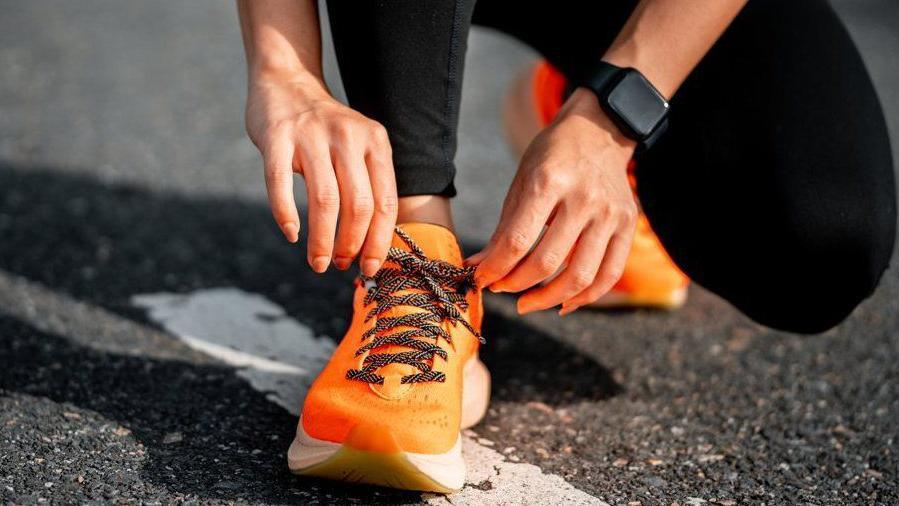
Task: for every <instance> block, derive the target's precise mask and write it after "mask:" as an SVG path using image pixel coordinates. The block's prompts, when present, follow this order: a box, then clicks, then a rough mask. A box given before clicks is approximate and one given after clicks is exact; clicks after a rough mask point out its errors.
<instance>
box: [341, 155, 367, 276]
mask: <svg viewBox="0 0 899 506" xmlns="http://www.w3.org/2000/svg"><path fill="white" fill-rule="evenodd" d="M332 158H333V160H334V169H335V172H336V174H337V186H338V188H339V191H340V214H339V216H340V221H339V226H338V229H337V240H336V242H335V244H334V265H335V266H336V267H337V268H338V269H340V270H346V269H347V268H348V267H349V266H350V264H351V263H352V262H353V259H354V258H356V255H357V254H358V253H359V250H360V249H362V243H363V242H364V241H365V235H366V233H367V232H368V226H369V224H371V216H372V214H373V213H374V198H373V197H372V189H371V181H369V178H368V170H367V169H366V167H365V158H364V154H362V153H359V152H358V151H357V150H355V149H353V148H352V146H351V145H348V144H347V145H344V146H341V148H340V149H337V150H335V151H334V152H333V153H332Z"/></svg>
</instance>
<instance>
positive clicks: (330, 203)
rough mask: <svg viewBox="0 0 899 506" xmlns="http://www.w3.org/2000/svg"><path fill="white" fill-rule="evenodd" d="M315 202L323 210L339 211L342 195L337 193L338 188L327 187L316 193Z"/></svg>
mask: <svg viewBox="0 0 899 506" xmlns="http://www.w3.org/2000/svg"><path fill="white" fill-rule="evenodd" d="M313 201H314V202H315V205H316V206H318V207H319V208H321V209H325V210H333V209H337V208H338V207H340V194H339V193H338V192H337V188H334V187H331V186H326V187H324V188H321V189H319V190H318V191H317V192H315V195H314V196H313Z"/></svg>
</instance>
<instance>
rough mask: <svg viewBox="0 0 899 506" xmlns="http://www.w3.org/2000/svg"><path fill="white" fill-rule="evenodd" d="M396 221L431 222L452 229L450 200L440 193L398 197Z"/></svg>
mask: <svg viewBox="0 0 899 506" xmlns="http://www.w3.org/2000/svg"><path fill="white" fill-rule="evenodd" d="M396 222H397V223H410V222H416V223H433V224H435V225H440V226H443V227H446V228H448V229H450V230H453V229H454V228H453V213H452V206H451V205H450V200H449V199H448V198H447V197H442V196H440V195H413V196H410V197H400V199H399V202H398V211H397V217H396Z"/></svg>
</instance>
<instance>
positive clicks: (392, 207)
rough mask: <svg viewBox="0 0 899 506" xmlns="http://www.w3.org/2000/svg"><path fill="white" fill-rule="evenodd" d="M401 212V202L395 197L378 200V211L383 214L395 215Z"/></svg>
mask: <svg viewBox="0 0 899 506" xmlns="http://www.w3.org/2000/svg"><path fill="white" fill-rule="evenodd" d="M398 210H399V202H398V201H397V198H396V197H395V196H394V195H388V196H386V197H381V198H380V199H378V209H377V211H378V212H379V213H381V214H386V215H394V214H396V213H397V211H398Z"/></svg>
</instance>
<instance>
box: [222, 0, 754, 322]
mask: <svg viewBox="0 0 899 506" xmlns="http://www.w3.org/2000/svg"><path fill="white" fill-rule="evenodd" d="M745 4H746V0H720V1H716V2H708V1H704V0H643V1H642V2H640V4H639V5H638V7H637V8H636V9H635V11H634V13H633V14H632V15H631V17H630V18H629V20H628V22H627V23H626V24H625V26H624V27H623V28H622V30H621V32H620V34H619V35H618V37H617V38H616V40H615V42H614V43H613V44H612V46H611V47H610V48H609V50H608V51H607V52H606V54H605V55H603V59H604V60H606V61H608V62H610V63H613V64H615V65H618V66H621V67H633V68H636V69H638V70H640V71H641V72H642V73H643V74H644V75H646V76H647V78H648V79H649V80H650V81H651V82H652V83H654V85H655V86H656V87H657V88H658V89H659V91H661V92H662V94H663V95H665V96H666V97H670V96H671V95H673V94H674V92H675V91H676V90H677V88H678V87H679V86H680V85H681V83H683V81H684V79H686V77H687V75H688V74H689V73H690V71H691V70H692V69H693V68H694V67H695V66H696V64H697V63H698V62H699V61H700V60H701V59H702V57H703V56H704V55H705V53H706V52H707V51H708V50H709V48H710V47H711V46H712V44H714V42H715V41H716V40H717V39H718V37H719V36H720V35H721V33H722V32H723V31H724V29H725V28H726V27H727V25H728V24H729V23H730V22H731V21H732V20H733V19H734V17H736V15H737V14H738V13H739V11H740V9H741V8H742V7H743V6H744V5H745ZM238 8H239V12H240V18H241V29H242V33H243V36H244V44H245V47H246V51H247V61H248V68H249V72H248V74H249V94H248V100H247V131H248V133H249V135H250V138H251V139H252V140H253V142H254V143H255V144H256V146H257V147H258V148H259V149H260V152H261V153H262V156H263V159H264V166H265V175H266V186H267V188H268V192H269V200H270V202H271V206H272V213H273V215H274V217H275V220H276V221H277V223H278V224H279V226H280V227H281V230H282V232H283V233H284V235H285V237H287V239H288V240H289V241H291V242H295V241H296V240H297V237H298V233H299V227H300V224H299V223H300V221H299V217H298V213H297V209H296V205H295V203H294V200H293V192H292V177H291V175H292V174H293V173H299V174H302V175H303V177H304V179H305V180H306V187H307V193H308V196H309V199H308V200H309V216H308V226H309V251H308V259H309V264H310V265H311V266H312V268H313V269H314V270H315V271H316V272H324V270H325V269H327V266H328V263H329V262H331V261H333V263H334V265H335V266H337V267H338V268H341V269H346V268H348V267H349V265H350V264H351V263H352V262H353V260H354V259H356V258H357V257H358V258H359V261H360V266H361V268H362V271H363V273H365V274H369V275H371V274H374V272H376V271H377V269H378V268H380V265H381V264H382V263H383V261H384V258H385V257H386V253H387V249H388V247H389V245H390V242H391V239H392V230H393V226H394V225H395V223H397V222H400V223H402V222H410V221H425V222H431V223H437V224H441V225H444V226H447V227H450V228H452V215H451V207H450V204H449V200H447V199H445V198H443V197H437V196H415V197H405V198H397V195H396V183H395V180H394V176H393V166H392V161H391V156H390V146H389V142H388V140H387V135H386V132H385V131H384V128H383V127H382V126H381V125H379V124H378V123H376V122H374V121H372V120H370V119H368V118H365V117H364V116H362V115H360V114H359V113H357V112H355V111H353V110H352V109H350V108H348V107H346V106H344V105H342V104H340V103H339V102H337V101H336V100H334V99H333V98H332V97H331V96H330V94H329V93H328V90H327V88H326V86H325V85H324V81H323V79H322V74H321V47H320V33H319V27H318V18H317V15H316V12H315V3H314V2H313V1H311V0H238ZM634 148H635V146H634V143H633V142H632V141H631V140H629V139H627V138H625V137H624V136H623V135H622V134H621V132H620V131H619V130H618V129H617V127H615V126H614V124H613V123H612V122H611V121H610V120H609V118H608V117H607V116H606V115H605V113H604V112H603V110H602V109H601V108H600V107H599V103H598V102H597V100H596V98H595V96H594V95H593V94H592V93H591V92H589V91H588V90H585V89H577V90H575V92H574V93H573V94H572V95H571V97H569V99H568V100H567V101H566V103H565V105H564V106H563V108H562V111H561V112H560V114H559V115H558V116H557V118H556V120H555V121H554V122H553V124H551V125H549V126H548V127H547V128H546V129H545V130H544V131H543V132H541V133H540V134H539V135H538V136H537V137H536V138H535V139H534V140H533V142H532V143H531V145H530V146H529V148H528V149H527V150H526V152H525V154H524V156H523V157H522V160H521V163H520V166H519V169H518V173H517V174H516V176H515V179H514V180H513V183H512V186H511V187H510V189H509V192H508V194H507V196H506V199H505V202H504V204H503V212H502V215H501V217H500V222H499V224H498V225H497V228H496V231H495V232H494V234H493V236H492V238H491V239H490V242H489V243H488V244H487V246H486V247H485V248H484V249H483V250H482V251H481V252H479V253H477V254H475V255H473V256H472V257H470V258H469V259H468V262H469V263H470V264H471V265H477V266H478V269H477V274H476V277H477V280H478V284H479V285H480V286H482V287H489V288H490V289H492V290H494V291H507V292H520V291H525V290H528V291H527V292H526V293H525V294H524V295H522V296H521V297H520V298H519V301H518V310H519V312H520V313H527V312H530V311H536V310H541V309H547V308H550V307H553V306H557V305H559V304H561V305H562V309H561V313H562V314H565V313H569V312H571V311H574V310H575V309H577V308H578V307H580V306H582V305H585V304H588V303H590V302H592V301H594V300H596V299H598V298H599V297H601V296H602V295H603V294H605V293H606V292H607V291H608V290H609V289H611V288H612V286H613V285H614V284H615V282H616V281H617V280H618V279H619V277H620V276H621V273H622V271H623V269H624V265H625V261H626V259H627V255H628V252H629V250H630V244H631V239H632V238H633V234H634V227H635V223H636V216H637V209H636V204H635V203H634V199H633V196H632V194H631V189H630V186H629V185H628V181H627V173H626V167H627V163H628V161H629V160H630V158H631V157H632V155H633V151H634ZM338 216H339V217H340V227H339V230H338V227H337V222H338V219H337V218H338ZM557 272H558V275H557V276H556V277H554V278H553V279H552V280H551V281H549V282H547V283H546V284H545V285H541V283H543V282H544V281H546V280H547V279H549V278H550V277H552V276H553V275H554V274H556V273H557ZM534 287H536V288H534Z"/></svg>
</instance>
